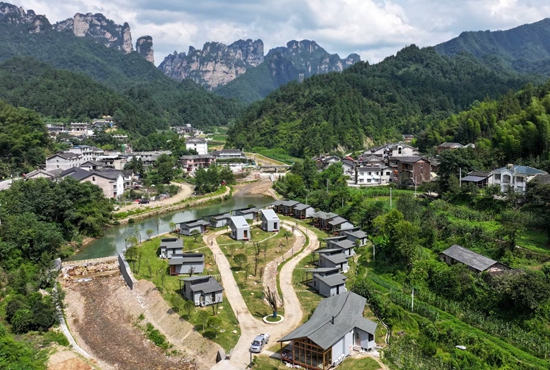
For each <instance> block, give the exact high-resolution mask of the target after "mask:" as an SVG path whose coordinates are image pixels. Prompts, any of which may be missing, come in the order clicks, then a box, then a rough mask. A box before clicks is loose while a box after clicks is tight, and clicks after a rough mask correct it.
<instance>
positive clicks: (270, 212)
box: [260, 209, 279, 221]
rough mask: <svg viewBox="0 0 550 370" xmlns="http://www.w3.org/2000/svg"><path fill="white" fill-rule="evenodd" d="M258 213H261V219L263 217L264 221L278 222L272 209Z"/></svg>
mask: <svg viewBox="0 0 550 370" xmlns="http://www.w3.org/2000/svg"><path fill="white" fill-rule="evenodd" d="M260 212H262V217H264V218H265V219H266V220H271V221H278V220H279V217H278V216H277V214H276V213H275V211H273V210H272V209H262V210H261V211H260Z"/></svg>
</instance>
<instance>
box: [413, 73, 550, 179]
mask: <svg viewBox="0 0 550 370" xmlns="http://www.w3.org/2000/svg"><path fill="white" fill-rule="evenodd" d="M444 141H452V142H460V143H464V144H466V143H476V150H477V151H482V152H483V153H485V155H484V157H485V159H486V160H487V159H488V158H489V157H490V158H491V159H492V160H493V161H494V162H496V163H500V164H501V165H502V164H504V163H511V162H512V161H515V162H518V159H519V162H523V163H528V164H531V165H534V166H537V167H539V168H544V169H550V157H549V153H550V81H548V82H547V83H546V84H544V85H542V86H539V87H534V86H533V85H531V84H528V85H527V86H525V87H524V88H523V89H522V90H520V91H518V92H509V93H507V94H506V95H504V96H502V97H501V98H499V99H498V100H493V99H486V100H484V101H482V102H477V103H476V104H474V105H473V106H472V108H471V109H469V110H466V111H463V112H461V113H459V114H456V115H452V116H451V117H449V118H447V119H446V120H443V121H441V122H437V123H434V124H432V125H430V126H429V127H428V128H427V129H426V130H424V131H423V132H422V133H421V134H420V135H419V137H418V144H419V146H420V148H421V149H423V150H427V149H429V148H431V147H432V146H435V145H437V144H438V143H441V142H444Z"/></svg>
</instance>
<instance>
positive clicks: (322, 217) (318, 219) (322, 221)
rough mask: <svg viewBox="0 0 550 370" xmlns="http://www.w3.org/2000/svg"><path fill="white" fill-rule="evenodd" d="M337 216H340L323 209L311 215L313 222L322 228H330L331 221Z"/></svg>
mask: <svg viewBox="0 0 550 370" xmlns="http://www.w3.org/2000/svg"><path fill="white" fill-rule="evenodd" d="M335 217H338V215H337V214H336V213H332V212H328V213H327V212H323V211H319V212H315V213H314V214H312V215H311V218H313V224H314V225H315V226H317V227H318V228H319V229H321V230H328V227H329V225H328V223H329V221H330V220H332V219H333V218H335Z"/></svg>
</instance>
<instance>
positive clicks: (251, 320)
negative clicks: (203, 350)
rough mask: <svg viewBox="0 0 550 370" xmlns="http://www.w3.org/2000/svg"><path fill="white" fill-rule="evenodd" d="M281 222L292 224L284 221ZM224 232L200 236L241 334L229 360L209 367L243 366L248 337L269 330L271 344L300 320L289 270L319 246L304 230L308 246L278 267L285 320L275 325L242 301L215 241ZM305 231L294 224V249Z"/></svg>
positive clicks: (301, 313)
mask: <svg viewBox="0 0 550 370" xmlns="http://www.w3.org/2000/svg"><path fill="white" fill-rule="evenodd" d="M285 223H287V224H289V225H292V224H291V223H288V222H285ZM226 232H227V231H223V230H222V231H219V232H217V233H214V234H211V235H205V236H204V237H203V239H204V242H205V243H206V245H208V246H210V249H211V250H212V253H213V254H214V256H215V259H216V263H217V265H218V269H219V270H220V275H221V279H222V283H223V287H224V289H225V291H224V294H225V296H226V297H227V300H228V301H229V303H230V304H231V307H232V309H233V311H234V312H235V315H236V316H237V319H238V321H239V326H240V328H241V336H240V338H239V341H238V343H237V345H236V346H235V348H234V349H233V351H232V353H231V360H230V361H229V362H226V361H224V362H223V363H220V364H218V365H217V366H215V367H214V368H213V369H223V368H228V369H231V368H236V369H245V368H246V367H247V365H248V364H249V362H250V352H249V347H250V343H252V340H253V339H254V337H255V336H256V335H258V334H259V333H263V332H268V333H270V335H271V339H270V345H271V344H272V343H275V342H276V341H277V340H278V339H280V338H282V337H283V336H284V335H286V334H287V333H288V332H290V331H291V330H293V329H294V328H296V327H297V326H298V325H299V324H300V322H301V321H302V316H303V312H302V307H301V305H300V301H299V300H298V296H297V295H296V292H295V291H294V287H293V286H292V272H293V271H294V268H295V267H296V265H297V264H298V263H299V262H300V261H301V260H302V259H304V258H305V257H306V256H308V255H309V254H310V253H311V251H312V250H314V249H316V248H318V247H319V241H318V239H317V236H316V235H315V234H314V233H313V232H308V236H309V237H310V244H309V245H308V247H307V248H305V249H304V250H303V251H302V252H301V253H299V254H298V255H296V256H295V257H294V258H293V259H292V260H290V261H288V262H287V263H286V264H285V265H284V266H283V268H282V269H281V272H280V274H279V280H280V285H281V291H282V292H283V300H284V302H285V321H284V322H282V323H281V324H278V325H270V324H266V323H264V322H263V321H261V320H258V319H256V318H255V317H254V316H252V314H251V313H250V311H249V310H248V308H247V306H246V303H245V302H244V299H243V297H242V294H241V291H240V290H239V287H238V285H237V282H236V280H235V277H234V276H233V273H232V271H231V267H230V264H229V261H228V260H227V258H226V257H225V255H224V254H223V252H222V251H221V249H220V247H219V246H218V243H217V241H216V238H217V237H218V236H219V235H221V234H224V233H226ZM305 232H307V231H306V228H304V227H298V228H296V230H295V231H294V234H295V236H296V242H295V245H294V250H295V251H298V250H300V249H302V247H303V246H304V243H305V236H304V234H303V233H305ZM223 366H226V367H223Z"/></svg>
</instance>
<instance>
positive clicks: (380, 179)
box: [355, 164, 393, 186]
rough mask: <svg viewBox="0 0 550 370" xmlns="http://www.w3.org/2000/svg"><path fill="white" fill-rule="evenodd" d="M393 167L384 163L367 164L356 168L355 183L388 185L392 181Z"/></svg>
mask: <svg viewBox="0 0 550 370" xmlns="http://www.w3.org/2000/svg"><path fill="white" fill-rule="evenodd" d="M392 178H393V169H392V168H390V167H388V166H385V165H382V164H377V165H367V166H364V167H358V168H357V169H356V175H355V184H357V185H361V186H373V185H374V186H375V185H388V184H389V183H391V182H392Z"/></svg>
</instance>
